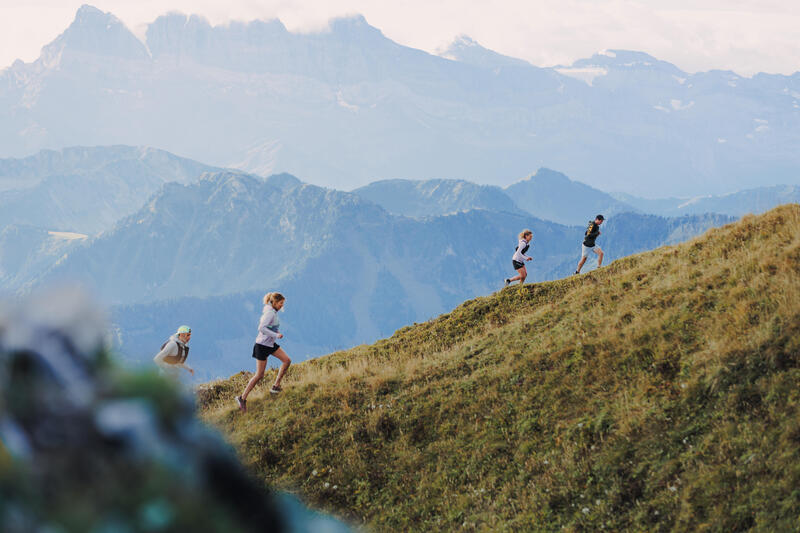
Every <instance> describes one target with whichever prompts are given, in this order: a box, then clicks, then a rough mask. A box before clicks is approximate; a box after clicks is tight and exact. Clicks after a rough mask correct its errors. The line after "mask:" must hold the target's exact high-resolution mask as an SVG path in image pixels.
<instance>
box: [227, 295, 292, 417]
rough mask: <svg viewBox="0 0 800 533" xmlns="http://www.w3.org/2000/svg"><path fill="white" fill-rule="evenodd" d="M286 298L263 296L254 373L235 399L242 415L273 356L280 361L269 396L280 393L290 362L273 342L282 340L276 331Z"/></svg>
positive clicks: (254, 352) (254, 349)
mask: <svg viewBox="0 0 800 533" xmlns="http://www.w3.org/2000/svg"><path fill="white" fill-rule="evenodd" d="M285 302H286V298H284V297H283V295H282V294H280V293H278V292H270V293H267V294H266V295H264V309H263V311H262V312H261V319H260V320H259V322H258V336H257V337H256V342H255V344H254V345H253V357H254V358H255V359H256V373H255V374H254V375H253V377H252V378H250V381H248V382H247V386H246V387H245V389H244V392H243V393H242V395H241V396H237V397H236V403H237V405H238V406H239V410H240V411H242V412H243V413H246V412H247V395H248V394H250V391H252V390H253V387H255V386H256V384H257V383H258V382H259V381H261V378H263V377H264V371H265V370H266V368H267V358H268V357H269V356H270V355H274V356H275V357H277V358H278V359H279V360H280V361H281V367H280V369H279V370H278V376H277V377H276V378H275V383H274V384H273V385H272V387H271V388H270V389H269V392H270V394H278V393H279V392H281V390H282V389H281V380H282V379H283V376H284V374H286V370H287V369H288V368H289V365H290V364H292V360H291V359H289V356H288V355H286V352H285V351H283V348H281V346H280V344H278V343H277V342H275V341H276V340H277V339H282V338H283V334H282V333H280V332H279V331H278V329H279V328H280V325H281V322H280V320H278V311H280V310H281V309H283V304H284V303H285Z"/></svg>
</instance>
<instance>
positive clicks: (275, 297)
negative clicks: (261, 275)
mask: <svg viewBox="0 0 800 533" xmlns="http://www.w3.org/2000/svg"><path fill="white" fill-rule="evenodd" d="M285 299H286V298H284V297H283V294H281V293H279V292H268V293H267V294H265V295H264V305H272V304H274V303H275V302H280V301H281V300H285Z"/></svg>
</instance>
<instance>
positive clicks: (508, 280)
mask: <svg viewBox="0 0 800 533" xmlns="http://www.w3.org/2000/svg"><path fill="white" fill-rule="evenodd" d="M509 283H511V280H510V279H508V278H506V284H505V285H503V286H504V287H508V284H509Z"/></svg>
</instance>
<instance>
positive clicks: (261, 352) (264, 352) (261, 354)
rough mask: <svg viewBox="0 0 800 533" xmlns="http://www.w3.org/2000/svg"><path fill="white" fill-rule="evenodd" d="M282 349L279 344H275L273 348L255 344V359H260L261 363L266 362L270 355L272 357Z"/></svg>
mask: <svg viewBox="0 0 800 533" xmlns="http://www.w3.org/2000/svg"><path fill="white" fill-rule="evenodd" d="M280 347H281V345H280V344H278V343H277V342H276V343H275V346H272V347H270V346H264V345H263V344H258V343H255V344H254V345H253V357H255V358H256V359H258V360H259V361H266V360H267V357H269V356H270V355H272V354H274V353H275V352H276V351H278V348H280Z"/></svg>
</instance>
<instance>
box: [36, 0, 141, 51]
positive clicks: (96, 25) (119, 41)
mask: <svg viewBox="0 0 800 533" xmlns="http://www.w3.org/2000/svg"><path fill="white" fill-rule="evenodd" d="M65 53H66V54H67V56H69V54H70V53H79V54H91V55H99V56H105V57H109V56H110V57H117V58H120V59H132V60H148V59H149V57H150V55H149V54H148V52H147V49H146V48H145V46H144V44H143V43H142V42H141V41H140V40H139V39H137V38H136V36H135V35H134V34H133V33H132V32H131V31H130V30H129V29H128V28H127V27H126V26H125V24H123V23H122V21H121V20H119V19H118V18H117V17H116V16H114V15H113V14H112V13H106V12H103V11H101V10H99V9H97V8H96V7H94V6H90V5H88V4H84V5H82V6H81V7H80V8H79V9H78V11H77V12H76V13H75V19H74V20H73V21H72V24H70V25H69V27H68V28H67V29H66V30H65V31H64V33H62V34H61V35H59V36H58V37H56V39H55V40H54V41H53V42H51V43H50V44H48V45H46V46H45V47H44V48H42V57H41V58H42V60H43V62H44V63H45V65H46V66H55V65H58V64H60V62H61V60H62V59H63V58H64V54H65Z"/></svg>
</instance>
